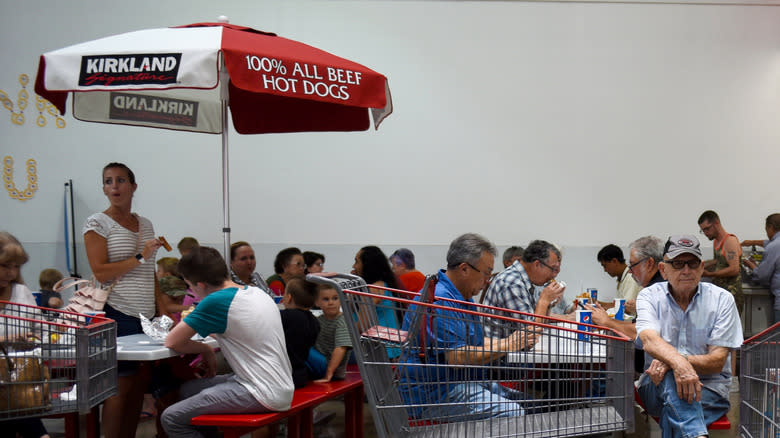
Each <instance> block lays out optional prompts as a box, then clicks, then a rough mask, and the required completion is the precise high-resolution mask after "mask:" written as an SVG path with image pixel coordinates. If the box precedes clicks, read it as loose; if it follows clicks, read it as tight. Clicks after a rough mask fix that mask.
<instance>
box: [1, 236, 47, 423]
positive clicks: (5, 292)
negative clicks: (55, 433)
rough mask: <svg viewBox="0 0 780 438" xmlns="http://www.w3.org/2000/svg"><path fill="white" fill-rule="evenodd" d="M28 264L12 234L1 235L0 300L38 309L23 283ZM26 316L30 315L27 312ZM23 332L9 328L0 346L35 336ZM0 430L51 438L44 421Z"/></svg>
mask: <svg viewBox="0 0 780 438" xmlns="http://www.w3.org/2000/svg"><path fill="white" fill-rule="evenodd" d="M27 260H29V256H28V255H27V252H26V251H25V250H24V247H22V244H21V243H19V241H18V240H17V239H16V237H14V236H13V235H11V234H10V233H8V232H5V231H0V300H2V301H10V302H13V303H19V304H26V305H29V306H35V305H36V303H35V297H33V294H32V292H31V291H30V289H28V288H27V286H25V284H24V280H23V279H22V271H21V269H22V265H24V264H25V263H27ZM33 311H34V310H33ZM24 313H25V314H26V311H25V312H24ZM0 314H2V315H11V316H16V317H21V316H25V315H23V314H22V313H20V312H17V311H16V310H15V309H11V308H10V306H6V305H4V304H0ZM14 328H20V330H13V329H14ZM21 328H22V327H21V324H20V325H18V326H17V325H11V326H9V325H8V324H6V327H5V330H4V332H3V333H2V335H0V342H3V343H5V342H12V341H16V340H27V339H28V338H29V337H30V336H31V335H32V334H33V332H32V329H33V328H32V327H31V328H30V329H29V330H28V329H26V328H25V329H21ZM9 329H10V330H9ZM9 396H11V392H9V391H6V392H5V393H4V397H3V399H0V403H2V404H5V405H6V406H8V405H9V404H10V403H11V401H10V400H8V399H5V397H9ZM9 407H10V406H9ZM0 427H2V436H16V434H17V433H18V434H19V435H20V436H22V437H23V438H39V437H41V438H49V434H48V432H47V431H46V427H44V425H43V422H42V421H41V419H40V418H22V419H15V420H5V421H2V422H0Z"/></svg>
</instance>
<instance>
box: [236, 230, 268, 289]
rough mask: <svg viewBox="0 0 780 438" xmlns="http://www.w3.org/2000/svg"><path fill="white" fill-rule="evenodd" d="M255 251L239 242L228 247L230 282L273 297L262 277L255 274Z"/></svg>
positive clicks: (241, 241)
mask: <svg viewBox="0 0 780 438" xmlns="http://www.w3.org/2000/svg"><path fill="white" fill-rule="evenodd" d="M256 267H257V261H256V260H255V250H253V249H252V247H251V246H249V244H248V243H247V242H244V241H243V240H239V241H238V242H233V243H232V244H231V245H230V280H231V281H233V282H234V283H236V284H240V285H242V286H254V287H256V288H259V289H262V290H263V291H265V293H267V294H268V295H269V296H272V297H273V296H274V294H273V292H271V289H269V288H268V284H266V282H265V280H263V277H262V276H260V274H258V273H257V272H255V268H256Z"/></svg>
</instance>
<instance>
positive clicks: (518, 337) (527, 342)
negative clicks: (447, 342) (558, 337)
mask: <svg viewBox="0 0 780 438" xmlns="http://www.w3.org/2000/svg"><path fill="white" fill-rule="evenodd" d="M540 332H541V329H538V330H536V329H535V330H534V331H528V332H526V331H525V330H518V331H516V332H514V333H512V334H511V335H509V336H508V337H506V338H503V339H496V338H484V340H483V344H482V345H466V346H464V347H461V348H458V349H455V350H450V351H448V352H447V356H446V357H447V363H448V364H450V365H468V364H470V365H481V364H485V363H490V362H493V361H496V360H498V359H500V358H502V357H504V356H506V354H507V353H509V352H512V351H520V350H522V349H524V348H531V347H532V346H533V344H534V342H535V341H536V337H537V336H538V334H539V333H540ZM526 333H527V335H526Z"/></svg>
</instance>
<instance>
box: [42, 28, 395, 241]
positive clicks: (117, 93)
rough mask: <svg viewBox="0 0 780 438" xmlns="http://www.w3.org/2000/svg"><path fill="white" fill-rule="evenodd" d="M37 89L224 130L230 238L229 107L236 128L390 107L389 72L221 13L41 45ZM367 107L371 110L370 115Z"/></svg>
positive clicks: (324, 127) (122, 118)
mask: <svg viewBox="0 0 780 438" xmlns="http://www.w3.org/2000/svg"><path fill="white" fill-rule="evenodd" d="M35 92H36V93H38V94H39V95H40V96H42V97H44V98H46V99H48V100H49V101H50V102H52V103H53V104H54V105H55V106H56V107H57V109H59V111H60V113H62V114H64V113H65V103H66V100H67V96H68V93H73V101H72V104H73V116H74V117H75V118H77V119H79V120H84V121H89V122H102V123H117V124H124V125H138V126H148V127H155V128H166V129H176V130H183V131H195V132H205V133H213V134H222V167H223V177H222V185H223V199H224V201H223V204H224V216H225V225H224V230H225V252H226V254H227V248H228V246H229V242H230V231H229V230H230V213H229V212H230V208H229V193H228V192H229V190H228V141H227V132H228V129H227V123H228V122H227V119H228V117H227V111H228V109H229V110H230V114H231V116H232V119H233V126H234V128H235V130H236V131H237V132H238V133H240V134H265V133H285V132H311V131H364V130H366V129H368V128H369V127H370V126H371V117H373V121H374V127H375V128H378V127H379V124H380V123H381V122H382V120H384V118H385V117H387V116H388V115H390V113H391V112H392V109H393V106H392V100H391V98H390V88H389V86H388V82H387V78H386V77H385V76H384V75H382V74H380V73H377V72H375V71H373V70H371V69H369V68H367V67H364V66H362V65H360V64H357V63H355V62H352V61H349V60H347V59H344V58H340V57H338V56H335V55H332V54H330V53H328V52H325V51H322V50H319V49H317V48H314V47H311V46H309V45H306V44H303V43H300V42H296V41H292V40H289V39H286V38H282V37H279V36H276V35H275V34H273V33H267V32H261V31H258V30H255V29H251V28H248V27H242V26H235V25H231V24H227V23H225V22H220V23H196V24H190V25H187V26H181V27H172V28H162V29H147V30H140V31H136V32H129V33H125V34H120V35H114V36H110V37H106V38H101V39H98V40H94V41H88V42H85V43H81V44H76V45H73V46H70V47H65V48H63V49H59V50H55V51H52V52H48V53H44V54H43V55H42V56H41V59H40V63H39V65H38V76H37V78H36V81H35ZM369 113H370V115H369Z"/></svg>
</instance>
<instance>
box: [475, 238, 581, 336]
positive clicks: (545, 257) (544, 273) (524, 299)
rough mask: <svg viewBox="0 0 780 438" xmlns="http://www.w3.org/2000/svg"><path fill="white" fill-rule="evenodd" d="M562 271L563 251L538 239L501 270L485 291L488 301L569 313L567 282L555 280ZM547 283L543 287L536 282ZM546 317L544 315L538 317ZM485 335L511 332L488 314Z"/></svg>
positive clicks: (543, 312)
mask: <svg viewBox="0 0 780 438" xmlns="http://www.w3.org/2000/svg"><path fill="white" fill-rule="evenodd" d="M560 271H561V252H560V251H559V250H558V248H557V247H555V245H553V244H551V243H549V242H546V241H544V240H534V241H533V242H531V243H530V244H529V245H528V247H527V248H526V249H525V251H524V252H523V257H522V259H520V260H516V261H515V262H514V263H512V265H510V266H509V267H508V268H506V269H504V270H503V271H501V272H500V273H499V274H498V275H496V277H495V278H494V279H493V282H492V283H490V287H489V288H488V290H487V292H485V302H484V303H485V304H487V305H489V306H493V307H501V308H505V309H510V310H516V311H520V312H526V313H533V314H536V315H540V316H547V315H549V314H550V311H551V310H552V311H553V312H554V313H561V314H563V313H567V312H569V311H570V310H572V309H573V307H572V308H571V309H570V308H569V307H568V306H567V303H565V302H564V299H563V291H564V289H565V286H562V285H561V284H560V283H557V282H554V281H551V280H553V279H554V278H555V276H556V275H558V273H559V272H560ZM545 284H546V285H547V286H546V287H544V288H543V289H541V291H537V290H536V289H537V288H536V287H535V286H543V285H545ZM492 313H495V314H499V315H505V316H509V317H513V318H521V319H532V318H533V317H532V316H526V315H520V314H517V313H512V312H502V311H492ZM537 320H542V318H537ZM484 326H485V336H487V337H498V338H504V337H507V336H509V335H510V334H511V332H510V331H509V329H507V327H506V324H502V325H497V324H495V320H494V319H492V318H485V321H484Z"/></svg>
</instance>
